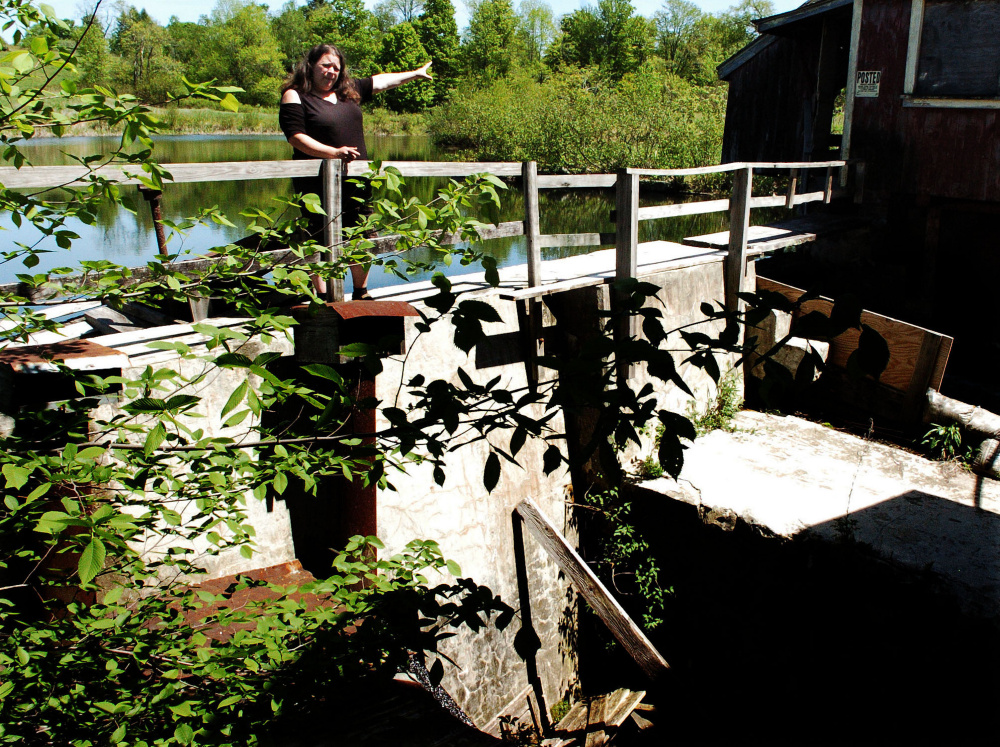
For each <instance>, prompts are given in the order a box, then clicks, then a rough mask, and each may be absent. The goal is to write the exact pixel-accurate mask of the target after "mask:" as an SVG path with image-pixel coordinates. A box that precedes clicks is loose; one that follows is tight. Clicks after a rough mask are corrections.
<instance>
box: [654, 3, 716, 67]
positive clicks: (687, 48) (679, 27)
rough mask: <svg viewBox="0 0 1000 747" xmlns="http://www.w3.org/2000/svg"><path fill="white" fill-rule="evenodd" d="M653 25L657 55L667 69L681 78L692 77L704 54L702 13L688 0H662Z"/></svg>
mask: <svg viewBox="0 0 1000 747" xmlns="http://www.w3.org/2000/svg"><path fill="white" fill-rule="evenodd" d="M654 23H655V24H656V52H657V54H659V55H660V56H661V57H662V58H663V59H664V60H665V61H666V63H667V69H668V70H670V71H671V72H673V73H676V74H677V75H680V76H681V77H683V78H688V79H693V78H695V77H696V75H697V73H698V71H699V68H700V66H701V64H700V63H701V56H702V54H703V52H704V34H703V33H702V28H701V27H702V26H703V25H704V16H703V14H702V12H701V10H700V9H699V8H698V6H697V5H695V4H694V3H693V2H691V1H690V0H664V3H663V6H662V7H661V9H660V10H659V12H657V13H656V15H655V17H654Z"/></svg>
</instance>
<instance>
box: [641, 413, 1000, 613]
mask: <svg viewBox="0 0 1000 747" xmlns="http://www.w3.org/2000/svg"><path fill="white" fill-rule="evenodd" d="M735 426H736V428H737V430H736V431H735V432H733V433H726V432H723V431H715V432H713V433H710V434H708V435H706V436H702V437H700V438H699V439H697V441H696V442H695V443H694V444H693V445H692V446H691V448H689V449H688V450H687V451H686V452H685V460H684V469H683V471H682V473H681V479H680V480H679V481H676V482H675V481H673V480H670V479H667V478H661V479H658V480H652V481H649V482H646V483H644V484H643V487H646V488H651V489H653V490H656V491H657V492H660V493H662V494H664V495H668V496H670V497H671V498H674V499H676V500H681V501H684V502H686V503H691V504H693V505H697V506H698V507H699V509H701V510H702V511H708V512H714V515H716V516H730V517H731V516H733V515H734V514H735V515H736V516H739V517H740V518H742V519H743V520H745V521H747V522H748V523H751V524H756V525H759V526H761V527H765V528H767V529H768V530H770V531H772V532H774V533H776V534H779V535H782V536H786V537H790V536H793V535H796V534H800V533H803V532H810V533H813V534H816V535H819V536H821V537H824V538H827V539H843V538H845V537H849V538H852V539H854V540H856V541H859V542H863V543H865V544H868V545H870V546H871V547H873V548H874V549H875V550H876V551H878V552H879V553H881V554H882V555H883V556H884V557H886V558H889V559H891V560H894V561H897V562H899V563H902V564H903V565H906V566H909V567H912V568H916V569H921V570H924V569H931V570H933V571H935V572H937V573H939V574H941V575H943V576H944V577H946V578H947V579H949V580H950V581H952V582H954V584H955V585H956V587H960V588H958V591H959V592H960V594H961V596H962V597H963V598H965V599H966V600H968V601H969V602H972V603H973V604H974V606H975V607H976V608H977V610H978V611H980V612H983V613H985V614H988V615H991V616H992V615H998V614H1000V482H996V481H994V480H990V479H987V478H983V477H979V476H976V475H973V474H972V473H971V472H968V471H966V470H964V469H963V468H962V467H961V466H959V465H958V464H956V463H943V462H933V461H930V460H927V459H924V458H923V457H920V456H917V455H915V454H911V453H909V452H906V451H903V450H901V449H897V448H894V447H891V446H887V445H884V444H879V443H874V442H872V441H867V440H865V439H862V438H858V437H856V436H853V435H850V434H846V433H841V432H839V431H836V430H833V429H832V428H827V427H825V426H822V425H820V424H817V423H813V422H810V421H807V420H802V419H800V418H795V417H783V416H776V415H767V414H764V413H760V412H753V411H744V412H742V413H740V415H739V416H738V417H737V418H736V419H735Z"/></svg>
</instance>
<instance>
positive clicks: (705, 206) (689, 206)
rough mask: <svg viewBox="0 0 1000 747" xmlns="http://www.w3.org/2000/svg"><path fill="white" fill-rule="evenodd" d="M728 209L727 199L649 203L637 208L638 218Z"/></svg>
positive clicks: (675, 215)
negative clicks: (647, 205) (648, 205)
mask: <svg viewBox="0 0 1000 747" xmlns="http://www.w3.org/2000/svg"><path fill="white" fill-rule="evenodd" d="M727 210H729V200H704V201H702V202H682V203H678V204H676V205H651V206H650V207H643V208H639V211H638V215H637V219H638V220H656V219H657V218H676V217H679V216H682V215H704V214H706V213H724V212H726V211H727Z"/></svg>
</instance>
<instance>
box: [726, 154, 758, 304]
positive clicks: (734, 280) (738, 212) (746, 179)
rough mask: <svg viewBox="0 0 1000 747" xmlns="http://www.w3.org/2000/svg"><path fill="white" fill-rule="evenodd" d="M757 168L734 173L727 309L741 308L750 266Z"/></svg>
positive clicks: (727, 268) (730, 206)
mask: <svg viewBox="0 0 1000 747" xmlns="http://www.w3.org/2000/svg"><path fill="white" fill-rule="evenodd" d="M752 187H753V168H751V167H749V166H747V167H746V168H742V169H739V170H737V171H734V172H733V192H732V195H730V197H729V256H728V257H726V310H727V311H738V310H739V307H740V304H739V294H740V293H742V292H743V282H744V279H745V278H746V267H747V229H748V228H749V227H750V192H751V190H752Z"/></svg>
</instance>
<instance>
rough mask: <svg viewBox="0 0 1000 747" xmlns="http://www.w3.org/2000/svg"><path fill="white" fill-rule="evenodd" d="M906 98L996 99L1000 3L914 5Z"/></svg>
mask: <svg viewBox="0 0 1000 747" xmlns="http://www.w3.org/2000/svg"><path fill="white" fill-rule="evenodd" d="M905 93H907V94H909V95H911V96H915V97H931V98H952V99H997V98H1000V0H913V5H912V10H911V16H910V39H909V49H908V51H907V59H906V86H905Z"/></svg>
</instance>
